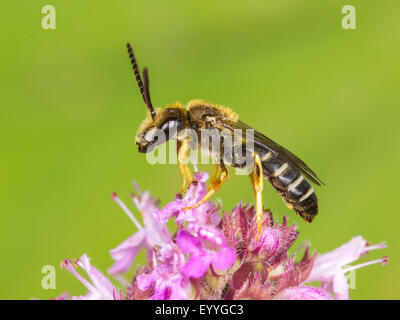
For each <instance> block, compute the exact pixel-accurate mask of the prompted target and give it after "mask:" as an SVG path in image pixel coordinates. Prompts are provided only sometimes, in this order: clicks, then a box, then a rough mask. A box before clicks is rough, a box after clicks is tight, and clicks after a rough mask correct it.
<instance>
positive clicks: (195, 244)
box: [176, 230, 201, 254]
mask: <svg viewBox="0 0 400 320" xmlns="http://www.w3.org/2000/svg"><path fill="white" fill-rule="evenodd" d="M176 244H177V245H178V247H179V248H180V249H181V250H182V251H183V252H184V253H191V252H192V253H194V254H196V253H198V252H200V251H201V243H200V239H199V238H197V237H195V236H192V235H191V234H190V233H189V232H187V231H185V230H181V231H179V233H178V235H177V237H176Z"/></svg>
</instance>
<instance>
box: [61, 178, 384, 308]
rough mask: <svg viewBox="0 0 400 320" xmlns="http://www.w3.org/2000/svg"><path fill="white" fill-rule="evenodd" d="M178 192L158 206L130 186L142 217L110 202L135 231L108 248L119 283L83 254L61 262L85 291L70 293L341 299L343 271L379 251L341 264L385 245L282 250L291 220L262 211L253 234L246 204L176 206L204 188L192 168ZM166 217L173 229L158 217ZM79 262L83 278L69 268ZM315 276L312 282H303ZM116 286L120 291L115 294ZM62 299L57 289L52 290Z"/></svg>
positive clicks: (290, 238) (290, 235)
mask: <svg viewBox="0 0 400 320" xmlns="http://www.w3.org/2000/svg"><path fill="white" fill-rule="evenodd" d="M194 178H195V180H194V181H193V183H192V184H191V186H190V188H189V189H188V191H187V192H186V194H185V195H184V196H183V195H181V194H177V196H176V197H175V199H174V200H173V201H172V202H170V203H168V204H167V205H165V206H164V207H162V208H159V207H158V201H157V200H156V199H155V198H153V197H151V196H150V194H149V193H148V192H144V193H143V192H141V191H140V189H139V188H138V187H137V185H136V184H134V186H135V189H136V195H132V201H133V204H134V205H135V206H136V208H137V209H138V211H139V212H140V213H141V216H142V220H143V221H142V223H140V222H139V221H137V219H136V218H135V216H134V215H133V214H132V213H131V211H130V210H129V209H128V206H126V205H125V204H124V203H123V202H122V201H121V200H120V198H118V196H117V195H116V194H115V193H113V195H112V199H113V200H114V201H115V202H116V203H118V205H119V206H120V207H121V208H122V210H123V211H124V212H125V213H126V214H127V216H128V217H129V219H130V220H131V221H132V222H133V225H134V227H135V228H136V229H137V231H136V233H134V234H133V235H132V236H130V237H129V238H128V239H126V240H125V241H123V242H122V243H121V244H120V245H118V246H117V247H116V248H114V249H112V250H110V254H111V257H112V258H113V259H114V260H115V262H114V264H113V266H112V267H111V268H110V269H109V270H108V273H109V274H110V276H113V277H114V278H115V279H117V280H118V281H119V282H120V283H121V285H122V286H123V287H124V288H123V290H122V289H120V288H116V287H114V286H113V284H112V283H111V282H110V280H109V279H108V278H107V277H105V276H104V275H103V274H102V273H101V272H100V271H98V270H97V269H96V268H94V267H93V266H92V265H91V264H90V262H89V258H88V257H87V256H86V255H83V256H82V258H81V259H80V260H74V262H73V263H72V262H71V261H70V260H68V259H66V260H65V261H64V263H63V267H64V268H66V269H67V270H69V271H70V272H71V273H72V274H73V275H74V276H75V277H77V278H78V279H79V280H80V281H81V282H82V283H83V285H84V286H86V288H87V289H88V291H89V292H88V293H87V294H86V295H85V296H81V297H73V298H76V299H78V298H79V299H122V298H123V299H128V300H136V299H160V300H165V299H348V298H349V296H348V290H349V288H348V285H347V280H346V273H347V272H349V271H352V270H354V269H357V268H360V267H363V266H366V265H369V264H373V263H382V264H385V263H386V262H387V257H383V258H381V259H377V260H373V261H370V262H367V263H363V264H360V265H355V266H349V264H350V263H353V262H355V261H356V260H358V259H359V258H360V256H362V255H365V254H366V253H368V252H369V251H371V250H375V249H381V248H385V247H386V245H385V243H380V244H378V245H374V246H371V245H369V244H368V243H367V242H366V241H365V240H364V239H363V238H362V237H361V236H357V237H354V238H353V239H351V240H350V241H349V242H348V243H346V244H344V245H342V246H341V247H339V248H337V249H335V250H333V251H332V252H328V253H325V254H322V255H318V254H317V253H313V254H310V253H309V247H306V248H305V250H304V253H303V254H302V257H301V258H299V257H297V256H296V254H289V253H288V250H289V249H290V248H291V247H292V246H293V244H294V243H295V241H296V239H297V237H298V235H299V232H298V231H297V230H296V226H295V225H288V222H287V219H286V217H283V221H282V223H279V222H277V221H275V220H274V218H273V215H272V212H271V211H267V212H265V213H264V219H263V221H262V230H261V235H260V237H259V239H258V240H256V234H257V223H256V213H255V210H254V208H253V207H252V206H250V205H249V204H242V203H239V204H238V205H237V206H236V207H235V208H234V209H233V210H232V212H231V213H230V214H228V213H226V212H225V211H222V213H221V215H222V218H221V217H220V215H219V209H220V208H219V207H218V206H216V205H215V204H214V203H213V202H210V201H206V202H204V203H202V204H201V205H199V206H198V207H196V208H194V209H189V210H184V208H186V207H190V206H192V205H194V204H196V203H197V202H198V201H200V200H201V199H202V198H203V197H204V195H205V193H206V192H207V187H206V182H207V179H208V174H207V173H204V172H198V173H195V175H194ZM170 219H173V220H174V222H175V223H176V230H175V231H174V233H173V234H171V233H170V231H169V230H168V229H167V227H166V223H167V222H168V221H169V220H170ZM142 249H144V250H146V259H147V261H146V263H145V265H144V266H140V267H137V269H136V271H135V274H134V276H133V279H132V280H131V281H128V280H126V278H125V277H124V274H125V273H126V272H128V271H129V270H130V269H131V268H132V266H133V264H134V262H135V259H136V256H137V254H138V253H139V251H140V250H142ZM79 268H82V269H83V270H84V271H85V272H86V273H87V275H88V277H89V279H90V281H88V280H86V279H85V278H84V277H82V276H81V274H80V273H79V272H78V271H77V269H79ZM315 282H319V283H320V286H318V287H316V286H315V285H312V286H311V283H315ZM122 292H124V294H123V293H122ZM60 298H65V295H62V296H60Z"/></svg>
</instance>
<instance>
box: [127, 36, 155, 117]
mask: <svg viewBox="0 0 400 320" xmlns="http://www.w3.org/2000/svg"><path fill="white" fill-rule="evenodd" d="M126 47H127V48H128V54H129V59H130V60H131V65H132V68H133V72H134V73H135V77H136V82H137V84H138V87H139V90H140V93H141V94H142V97H143V101H144V103H145V104H146V107H147V109H149V111H150V114H151V117H152V118H153V119H154V116H155V115H156V111H155V110H154V108H153V105H152V103H151V99H150V92H149V76H148V72H147V68H144V69H143V80H144V84H143V81H142V78H141V77H140V70H139V67H138V64H137V62H136V58H135V55H134V53H133V50H132V47H131V45H130V43H129V42H128V43H127V44H126Z"/></svg>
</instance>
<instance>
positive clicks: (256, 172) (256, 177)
mask: <svg viewBox="0 0 400 320" xmlns="http://www.w3.org/2000/svg"><path fill="white" fill-rule="evenodd" d="M252 156H253V158H254V168H253V172H252V173H251V174H250V180H251V185H252V187H253V192H254V197H255V199H256V219H257V235H256V240H258V239H259V238H260V235H261V224H262V216H263V201H262V190H263V183H264V180H263V175H262V162H261V158H260V155H259V154H258V153H256V152H255V153H253V155H252Z"/></svg>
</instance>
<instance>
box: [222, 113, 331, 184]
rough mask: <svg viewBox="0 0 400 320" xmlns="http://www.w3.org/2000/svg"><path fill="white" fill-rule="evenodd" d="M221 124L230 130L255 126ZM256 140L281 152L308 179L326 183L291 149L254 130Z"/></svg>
mask: <svg viewBox="0 0 400 320" xmlns="http://www.w3.org/2000/svg"><path fill="white" fill-rule="evenodd" d="M219 125H220V126H222V127H224V128H225V129H229V130H234V129H241V130H246V129H252V130H254V128H252V127H250V126H249V125H247V124H245V123H244V122H242V121H236V122H233V121H226V120H225V121H224V122H219ZM243 136H245V132H243ZM254 140H255V142H257V143H258V144H261V145H262V146H264V147H265V148H266V149H268V150H270V151H271V152H273V153H277V154H279V155H280V156H281V157H282V158H283V159H284V160H285V161H287V162H288V163H289V164H290V165H291V166H292V167H293V168H295V169H297V170H298V171H299V172H301V173H302V174H303V175H304V176H305V177H306V178H307V179H308V180H310V181H311V182H313V183H315V184H317V185H319V186H320V185H321V184H324V183H323V182H322V181H321V179H320V178H318V176H317V175H316V173H315V172H314V171H312V170H311V169H310V167H309V166H307V165H306V164H305V163H304V162H303V161H302V160H301V159H299V158H298V157H296V156H295V155H294V154H293V153H291V152H290V151H289V150H287V149H285V148H284V147H282V146H281V145H279V144H278V143H276V142H275V141H272V140H271V139H270V138H268V137H266V136H265V135H263V134H262V133H261V132H259V131H257V130H254Z"/></svg>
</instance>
